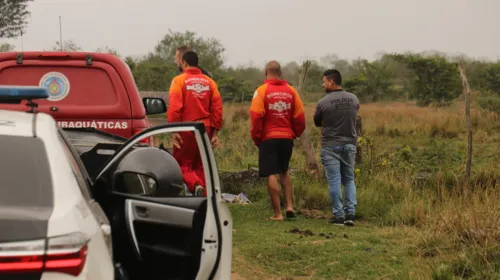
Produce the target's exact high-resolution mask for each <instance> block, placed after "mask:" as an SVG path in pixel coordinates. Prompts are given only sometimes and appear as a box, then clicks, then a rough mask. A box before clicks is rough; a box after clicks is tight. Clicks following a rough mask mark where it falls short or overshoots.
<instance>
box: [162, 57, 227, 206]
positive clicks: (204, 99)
mask: <svg viewBox="0 0 500 280" xmlns="http://www.w3.org/2000/svg"><path fill="white" fill-rule="evenodd" d="M182 68H183V71H184V72H183V73H182V74H180V75H178V76H177V77H175V78H174V79H173V80H172V84H171V86H170V92H169V108H168V112H167V119H168V122H192V121H198V122H203V123H204V124H205V127H206V131H207V134H208V136H209V137H210V139H211V142H212V147H214V148H215V147H216V146H218V145H219V138H218V131H219V130H220V129H221V126H222V99H221V96H220V93H219V90H218V88H217V84H216V83H215V81H214V80H212V79H211V78H210V77H208V76H206V75H204V74H203V73H202V72H201V70H200V69H199V67H198V55H197V54H196V53H195V52H193V51H187V52H186V53H184V55H183V56H182ZM173 140H174V152H173V156H174V158H175V159H176V160H177V162H178V163H179V165H180V167H181V170H182V175H183V179H184V182H185V183H186V185H187V188H188V190H189V191H190V192H191V193H194V194H195V195H196V196H206V195H207V193H206V183H205V174H204V172H203V164H202V161H201V157H200V150H199V149H198V144H197V142H196V138H195V135H194V133H193V132H182V133H176V134H174V135H173Z"/></svg>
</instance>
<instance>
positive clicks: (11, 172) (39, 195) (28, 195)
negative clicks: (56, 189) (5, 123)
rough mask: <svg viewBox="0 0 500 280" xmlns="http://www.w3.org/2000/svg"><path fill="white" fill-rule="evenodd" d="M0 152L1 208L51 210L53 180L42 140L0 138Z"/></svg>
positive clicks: (14, 137)
mask: <svg viewBox="0 0 500 280" xmlns="http://www.w3.org/2000/svg"><path fill="white" fill-rule="evenodd" d="M0 151H1V155H2V156H1V157H0V166H1V168H0V178H1V180H2V184H1V187H0V205H1V206H2V207H5V206H20V207H45V206H52V204H53V189H52V176H51V174H50V164H49V160H48V157H47V151H46V149H45V145H44V144H43V142H42V140H40V139H38V138H34V137H24V136H11V135H1V136H0Z"/></svg>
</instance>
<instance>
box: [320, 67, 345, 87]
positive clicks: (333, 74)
mask: <svg viewBox="0 0 500 280" xmlns="http://www.w3.org/2000/svg"><path fill="white" fill-rule="evenodd" d="M323 76H325V77H326V78H327V79H328V80H332V81H334V82H335V84H336V85H338V86H340V85H342V75H341V74H340V72H339V70H337V69H328V70H326V71H325V72H323Z"/></svg>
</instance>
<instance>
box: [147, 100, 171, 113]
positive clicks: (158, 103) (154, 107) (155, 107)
mask: <svg viewBox="0 0 500 280" xmlns="http://www.w3.org/2000/svg"><path fill="white" fill-rule="evenodd" d="M142 103H143V104H144V108H145V109H146V115H156V114H163V113H165V112H167V104H166V103H165V100H163V98H159V97H144V98H143V99H142Z"/></svg>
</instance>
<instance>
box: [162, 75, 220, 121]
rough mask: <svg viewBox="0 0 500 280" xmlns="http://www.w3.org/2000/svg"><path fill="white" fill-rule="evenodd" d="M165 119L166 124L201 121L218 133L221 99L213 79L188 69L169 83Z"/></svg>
mask: <svg viewBox="0 0 500 280" xmlns="http://www.w3.org/2000/svg"><path fill="white" fill-rule="evenodd" d="M168 98H169V105H168V106H169V107H168V112H167V119H168V121H169V122H190V121H203V122H204V123H205V126H207V127H212V128H214V129H217V130H220V129H221V126H222V99H221V96H220V93H219V90H218V88H217V84H216V83H215V81H214V80H212V79H211V78H209V77H208V76H206V75H204V74H202V72H201V70H200V69H198V68H194V67H193V68H187V69H186V71H184V73H182V74H180V75H178V76H177V77H175V78H174V79H173V80H172V84H171V85H170V92H169V97H168Z"/></svg>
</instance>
